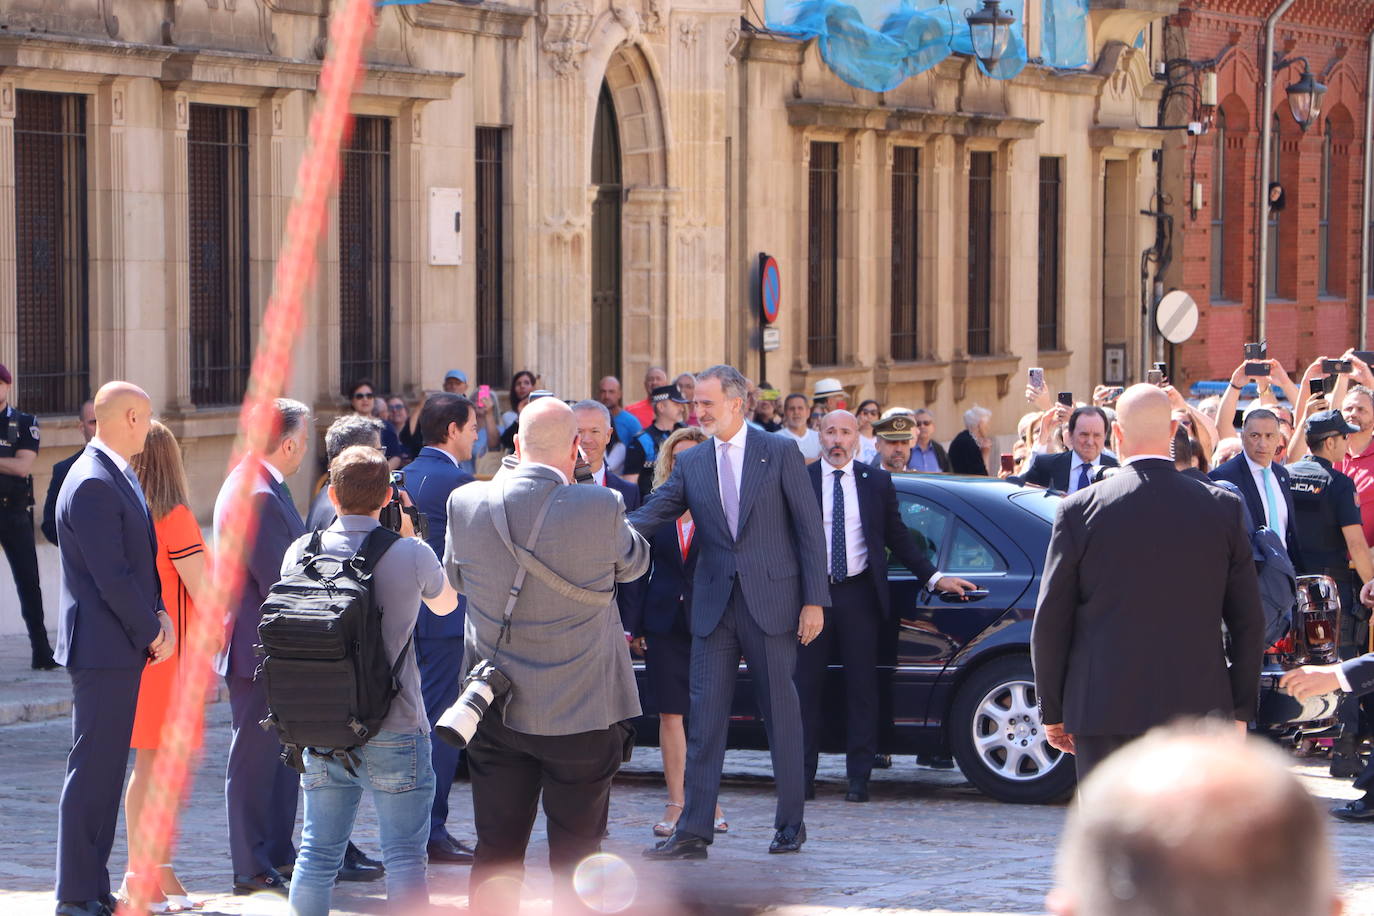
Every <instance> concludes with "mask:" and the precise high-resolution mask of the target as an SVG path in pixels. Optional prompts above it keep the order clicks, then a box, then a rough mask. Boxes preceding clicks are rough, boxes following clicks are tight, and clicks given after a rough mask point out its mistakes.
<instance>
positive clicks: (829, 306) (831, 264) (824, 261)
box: [806, 142, 840, 366]
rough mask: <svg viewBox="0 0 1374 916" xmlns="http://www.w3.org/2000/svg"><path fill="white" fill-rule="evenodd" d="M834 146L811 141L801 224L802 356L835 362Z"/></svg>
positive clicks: (837, 210)
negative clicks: (804, 264) (803, 256)
mask: <svg viewBox="0 0 1374 916" xmlns="http://www.w3.org/2000/svg"><path fill="white" fill-rule="evenodd" d="M839 235H840V145H839V144H838V143H819V142H813V143H812V144H811V167H810V193H809V199H808V207H807V226H806V256H807V257H806V262H807V267H806V307H807V333H806V358H807V360H809V361H810V362H811V364H812V365H816V366H833V365H834V364H835V363H837V362H839V336H838V331H839V317H840V296H839V266H840V245H839Z"/></svg>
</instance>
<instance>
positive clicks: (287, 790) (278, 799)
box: [224, 675, 301, 876]
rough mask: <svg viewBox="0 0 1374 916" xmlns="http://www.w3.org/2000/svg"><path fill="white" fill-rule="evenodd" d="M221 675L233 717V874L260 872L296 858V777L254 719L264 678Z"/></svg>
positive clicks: (263, 711)
mask: <svg viewBox="0 0 1374 916" xmlns="http://www.w3.org/2000/svg"><path fill="white" fill-rule="evenodd" d="M224 680H225V681H226V682H227V683H228V685H229V709H230V714H231V716H232V717H233V732H232V734H231V737H230V739H229V767H228V771H227V772H226V774H225V779H224V802H225V806H226V808H227V809H228V812H229V855H230V857H231V858H232V860H233V864H234V874H236V875H245V876H247V875H260V874H262V873H263V872H265V871H267V870H268V869H273V868H280V867H281V866H283V865H291V864H293V863H294V862H295V861H296V847H295V846H294V845H293V844H292V842H291V837H292V833H293V832H294V831H295V829H296V801H297V799H298V798H299V797H300V786H301V783H300V776H299V774H297V773H296V771H295V770H293V769H291V768H290V767H288V766H287V765H286V764H284V763H282V761H281V744H280V742H278V741H277V735H276V732H270V731H265V730H264V729H263V728H262V726H260V725H259V724H258V723H259V722H260V721H262V720H263V719H265V718H267V694H266V691H265V689H264V687H263V684H262V682H261V681H255V680H253V679H252V678H246V677H236V676H234V675H230V676H229V677H226V678H225V679H224Z"/></svg>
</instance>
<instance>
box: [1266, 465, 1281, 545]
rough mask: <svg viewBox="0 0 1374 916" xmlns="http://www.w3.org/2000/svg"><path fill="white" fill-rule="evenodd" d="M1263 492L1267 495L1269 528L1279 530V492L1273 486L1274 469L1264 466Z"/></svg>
mask: <svg viewBox="0 0 1374 916" xmlns="http://www.w3.org/2000/svg"><path fill="white" fill-rule="evenodd" d="M1263 473H1264V494H1265V496H1267V497H1269V530H1271V531H1279V530H1280V529H1279V493H1278V487H1276V486H1274V471H1273V469H1272V468H1268V467H1266V468H1264V471H1263Z"/></svg>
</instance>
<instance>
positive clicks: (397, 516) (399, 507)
mask: <svg viewBox="0 0 1374 916" xmlns="http://www.w3.org/2000/svg"><path fill="white" fill-rule="evenodd" d="M405 487H406V475H405V473H404V472H402V471H392V472H391V499H390V500H388V501H387V504H386V505H385V506H382V512H381V514H380V515H378V516H377V521H378V522H379V523H380V524H381V526H382V527H383V528H387V529H390V530H391V531H395V532H396V533H397V534H399V533H400V532H401V513H405V514H406V515H408V516H410V524H411V526H412V527H414V529H415V536H416V537H418V538H419V539H420V540H422V541H427V540H429V519H428V518H426V517H425V514H424V513H423V512H421V511H420V510H419V509H417V508H415V507H414V506H407V505H404V504H402V503H401V492H402V491H403V490H405Z"/></svg>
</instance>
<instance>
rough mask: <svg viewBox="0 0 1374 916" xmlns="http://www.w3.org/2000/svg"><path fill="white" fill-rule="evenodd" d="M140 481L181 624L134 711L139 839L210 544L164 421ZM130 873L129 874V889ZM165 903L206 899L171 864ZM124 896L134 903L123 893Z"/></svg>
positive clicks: (175, 905)
mask: <svg viewBox="0 0 1374 916" xmlns="http://www.w3.org/2000/svg"><path fill="white" fill-rule="evenodd" d="M133 466H134V470H135V471H136V472H137V473H138V481H139V483H140V484H142V485H143V495H144V498H145V500H146V501H147V503H148V511H149V513H150V514H151V515H152V518H153V527H154V528H155V529H156V531H157V572H158V576H159V577H160V578H161V580H162V603H163V604H164V605H165V606H166V608H167V614H168V615H169V616H170V617H171V618H172V623H173V624H174V625H175V627H176V651H175V653H174V655H173V656H172V657H171V658H169V659H168V660H167V661H166V662H164V663H163V664H160V665H150V666H149V667H147V668H145V669H143V680H142V682H141V683H140V684H139V689H138V709H137V711H136V712H135V714H134V734H133V740H132V741H130V743H129V746H130V747H132V748H133V749H134V751H135V755H134V772H133V776H132V777H130V779H129V787H128V789H127V790H126V793H125V797H124V813H125V819H126V822H127V827H128V832H129V836H131V837H132V836H135V835H137V830H138V825H139V821H140V819H141V818H142V816H143V806H144V803H145V801H146V799H147V793H148V791H149V786H150V783H151V780H152V775H153V765H154V763H155V761H156V760H157V752H158V748H159V747H161V745H162V742H163V740H164V738H165V737H166V736H164V734H163V724H164V723H165V722H166V720H167V711H168V709H169V708H170V706H171V701H172V695H173V694H174V693H175V692H176V691H177V690H178V689H179V686H180V683H181V674H182V671H181V665H182V659H183V653H184V652H185V651H186V648H185V647H186V646H187V644H188V637H189V635H190V629H191V621H192V620H193V619H195V616H196V601H195V599H196V597H197V596H199V595H200V594H201V591H202V589H203V588H205V586H206V585H207V584H208V582H209V576H208V574H207V572H206V565H205V542H204V540H203V539H202V538H201V534H200V526H199V525H198V524H197V523H196V518H195V515H193V514H192V512H191V509H190V507H189V506H188V505H187V502H188V500H187V489H188V488H187V484H186V468H185V466H184V465H183V464H182V459H181V447H180V446H179V445H178V444H177V440H176V437H175V436H173V435H172V432H171V430H169V429H168V428H167V427H165V426H163V425H162V424H161V423H159V422H158V421H156V420H154V421H153V422H152V426H151V428H150V429H149V430H148V441H147V444H145V445H144V446H143V452H142V454H140V455H138V456H137V457H136V458H135V459H134V461H133ZM201 730H202V729H201V723H200V722H199V721H197V723H196V725H195V727H194V729H193V732H192V734H190V735H188V736H187V740H188V741H189V742H190V744H191V746H192V747H193V748H199V747H200V742H201ZM131 877H132V875H131V874H126V875H125V876H124V881H125V885H126V886H127V885H128V882H129V880H130V878H131ZM158 887H159V889H160V891H161V893H160V894H159V895H158V896H159V897H160V898H161V899H157V900H155V901H154V902H153V903H152V905H151V912H153V913H179V912H182V911H184V910H192V909H199V908H200V907H202V906H204V903H203V902H196V901H192V900H191V898H190V897H189V896H188V895H187V893H186V888H185V887H184V886H183V885H182V883H181V881H180V879H178V878H177V875H176V871H175V870H174V869H173V868H172V865H171V863H167V864H165V865H159V866H158ZM119 896H120V897H121V898H123V899H128V897H127V895H126V894H125V893H124V888H121V889H120V893H119Z"/></svg>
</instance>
